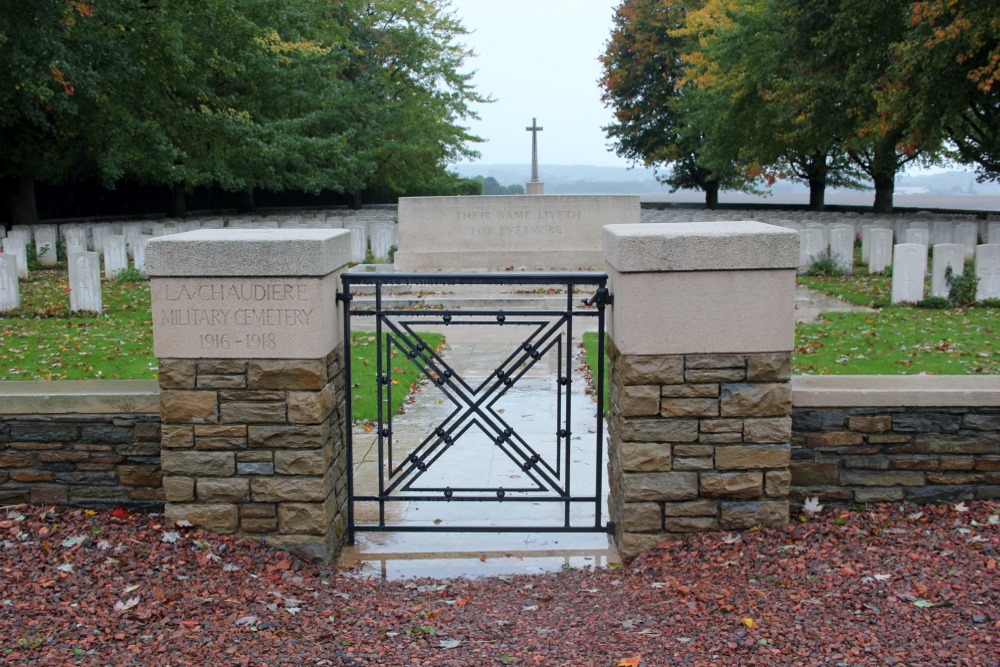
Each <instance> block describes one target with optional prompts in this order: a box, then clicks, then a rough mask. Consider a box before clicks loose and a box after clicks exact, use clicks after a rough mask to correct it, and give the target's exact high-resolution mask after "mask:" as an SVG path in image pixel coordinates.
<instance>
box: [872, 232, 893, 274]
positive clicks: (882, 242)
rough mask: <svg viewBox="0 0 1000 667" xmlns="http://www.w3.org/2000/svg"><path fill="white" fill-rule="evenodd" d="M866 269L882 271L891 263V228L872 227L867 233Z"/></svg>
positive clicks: (873, 271)
mask: <svg viewBox="0 0 1000 667" xmlns="http://www.w3.org/2000/svg"><path fill="white" fill-rule="evenodd" d="M869 246H870V248H869V257H868V271H869V272H870V273H882V272H883V271H885V270H886V268H888V267H889V266H891V265H892V230H891V229H881V228H874V229H872V230H871V232H870V233H869Z"/></svg>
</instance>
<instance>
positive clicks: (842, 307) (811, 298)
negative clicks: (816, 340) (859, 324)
mask: <svg viewBox="0 0 1000 667" xmlns="http://www.w3.org/2000/svg"><path fill="white" fill-rule="evenodd" d="M830 312H851V313H874V312H875V309H874V308H868V307H867V306H857V305H855V304H853V303H849V302H847V301H843V300H841V299H838V298H837V297H835V296H830V295H829V294H824V293H823V292H817V291H816V290H814V289H810V288H808V287H803V286H802V285H798V286H797V287H796V288H795V321H796V322H802V323H811V322H818V321H819V317H820V314H821V313H830Z"/></svg>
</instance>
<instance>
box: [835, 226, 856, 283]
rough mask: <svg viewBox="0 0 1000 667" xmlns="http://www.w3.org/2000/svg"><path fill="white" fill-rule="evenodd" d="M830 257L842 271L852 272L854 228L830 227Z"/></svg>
mask: <svg viewBox="0 0 1000 667" xmlns="http://www.w3.org/2000/svg"><path fill="white" fill-rule="evenodd" d="M830 257H831V258H833V261H835V262H836V263H837V266H839V267H840V270H841V271H843V272H844V273H853V272H854V228H852V227H840V226H838V227H833V228H831V229H830Z"/></svg>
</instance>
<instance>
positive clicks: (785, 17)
mask: <svg viewBox="0 0 1000 667" xmlns="http://www.w3.org/2000/svg"><path fill="white" fill-rule="evenodd" d="M799 5H800V6H794V3H792V5H791V6H789V5H785V6H777V5H776V3H772V2H769V1H768V0H709V1H708V2H706V3H705V5H704V6H703V7H702V8H701V9H700V10H698V11H696V12H692V13H691V14H690V15H689V17H688V21H687V24H686V26H685V27H684V28H682V29H681V30H679V31H678V34H681V35H685V36H688V37H690V38H691V43H692V45H693V50H692V51H690V52H687V53H685V55H684V59H685V62H686V64H687V76H688V78H689V79H691V80H693V81H694V82H695V83H696V88H695V94H694V95H691V96H688V97H687V98H686V100H685V104H686V106H687V113H686V114H685V118H687V119H688V121H689V124H690V126H692V127H693V128H696V129H697V130H698V131H700V132H701V133H702V134H704V135H705V137H706V141H705V148H704V151H703V160H704V161H705V162H706V163H708V164H717V163H720V162H721V163H722V164H724V165H725V164H728V163H729V162H730V161H731V160H732V156H733V155H736V156H737V158H736V161H737V163H738V164H739V165H740V166H741V167H742V168H743V169H744V170H745V171H746V173H747V176H748V177H756V176H761V177H763V178H764V179H765V180H766V181H768V182H773V180H774V179H775V178H789V179H792V180H799V181H802V182H804V183H806V184H807V185H808V186H809V204H810V208H812V209H814V210H821V209H822V208H823V205H824V193H825V189H826V187H827V186H828V185H833V186H841V187H843V186H848V187H857V186H858V182H857V169H856V168H855V167H854V166H853V165H852V163H851V162H850V160H849V159H848V156H847V152H846V150H845V149H844V146H843V141H844V134H845V131H846V130H847V129H848V124H847V121H846V118H845V117H844V115H843V114H842V113H840V111H839V109H840V107H839V105H838V104H837V103H836V102H837V97H838V96H839V95H840V91H839V90H838V89H837V87H836V86H835V85H834V81H833V78H832V77H829V76H823V74H822V72H823V70H824V68H825V67H826V65H825V63H823V62H821V60H820V57H821V54H819V53H817V52H816V50H815V49H814V48H812V43H811V40H812V38H813V34H814V31H815V28H811V27H810V26H809V25H808V24H807V23H805V20H804V19H807V18H808V14H804V13H803V12H802V10H801V8H800V7H801V3H799Z"/></svg>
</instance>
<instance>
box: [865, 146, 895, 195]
mask: <svg viewBox="0 0 1000 667" xmlns="http://www.w3.org/2000/svg"><path fill="white" fill-rule="evenodd" d="M897 168H898V166H897V163H896V141H895V140H894V139H893V138H891V137H887V138H885V139H883V140H882V141H880V142H879V143H878V145H876V146H875V152H874V153H873V154H872V173H871V177H872V180H873V181H874V182H875V203H874V205H873V206H872V210H874V211H875V213H892V196H893V192H894V190H895V189H896V169H897Z"/></svg>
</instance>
